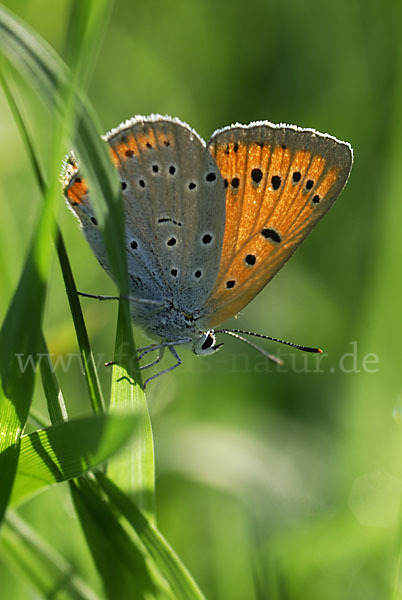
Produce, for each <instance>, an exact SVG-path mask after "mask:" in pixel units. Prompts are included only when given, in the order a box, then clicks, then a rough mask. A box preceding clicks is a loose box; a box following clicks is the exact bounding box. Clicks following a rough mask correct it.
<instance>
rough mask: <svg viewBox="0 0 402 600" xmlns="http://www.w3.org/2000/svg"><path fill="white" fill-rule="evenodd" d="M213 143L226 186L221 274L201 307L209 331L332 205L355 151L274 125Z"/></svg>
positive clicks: (234, 130)
mask: <svg viewBox="0 0 402 600" xmlns="http://www.w3.org/2000/svg"><path fill="white" fill-rule="evenodd" d="M208 147H209V150H210V152H211V154H212V156H213V157H214V158H215V160H216V163H217V165H218V167H219V170H220V173H221V175H222V177H223V180H224V185H225V187H226V222H225V233H224V240H223V246H222V255H221V260H220V265H219V272H218V276H217V279H216V282H215V285H214V287H213V289H212V292H211V294H210V296H209V298H208V300H207V302H206V304H205V306H204V308H203V311H202V314H203V315H204V321H203V325H205V327H206V328H211V327H214V326H216V325H218V324H220V323H221V322H223V321H224V320H226V319H228V318H229V317H231V316H232V315H234V314H236V313H237V312H239V311H240V310H241V309H242V308H243V307H244V306H246V304H248V302H250V300H251V299H252V298H253V297H254V296H255V295H256V294H257V293H258V292H259V291H260V290H261V289H262V288H263V287H264V286H265V285H266V284H267V283H268V281H270V280H271V279H272V277H273V276H274V275H275V274H276V273H277V272H278V270H279V269H280V268H281V267H282V265H283V264H284V263H285V262H286V261H287V260H288V259H289V258H290V256H291V255H292V254H293V252H294V251H295V250H296V249H297V247H298V246H299V245H300V244H301V243H302V241H303V240H304V239H305V238H306V237H307V235H308V234H309V233H310V232H311V230H312V229H313V228H314V226H315V225H316V223H317V222H318V221H319V220H320V219H321V218H322V217H323V216H324V215H325V213H326V212H327V211H328V210H329V208H330V207H331V206H332V204H333V203H334V202H335V200H336V198H337V197H338V195H339V194H340V192H341V190H342V188H343V187H344V185H345V183H346V181H347V178H348V176H349V172H350V169H351V165H352V150H351V147H350V146H349V144H346V143H344V142H340V141H338V140H336V139H335V138H333V137H331V136H329V135H324V134H320V133H318V132H316V131H314V130H310V129H299V128H296V127H291V126H277V125H272V124H270V123H261V124H251V125H250V126H246V127H244V126H234V127H230V128H226V129H224V130H220V131H218V132H216V133H215V134H214V135H213V136H212V138H211V140H210V142H209V144H208Z"/></svg>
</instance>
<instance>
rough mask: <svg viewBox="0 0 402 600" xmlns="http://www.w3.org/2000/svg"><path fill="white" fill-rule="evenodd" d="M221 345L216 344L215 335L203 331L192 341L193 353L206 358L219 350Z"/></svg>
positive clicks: (211, 332)
mask: <svg viewBox="0 0 402 600" xmlns="http://www.w3.org/2000/svg"><path fill="white" fill-rule="evenodd" d="M222 346H223V344H217V343H216V337H215V333H214V332H213V331H212V330H211V331H204V332H202V333H201V334H200V336H199V337H197V338H196V339H195V340H193V352H194V354H196V355H197V356H207V355H209V354H214V353H215V352H217V351H218V350H219V348H221V347H222Z"/></svg>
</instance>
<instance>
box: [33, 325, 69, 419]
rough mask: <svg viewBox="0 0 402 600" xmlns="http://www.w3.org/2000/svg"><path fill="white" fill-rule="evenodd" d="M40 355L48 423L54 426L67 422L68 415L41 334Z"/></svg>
mask: <svg viewBox="0 0 402 600" xmlns="http://www.w3.org/2000/svg"><path fill="white" fill-rule="evenodd" d="M40 355H41V361H40V364H39V368H40V374H41V378H42V385H43V391H44V392H45V396H46V401H47V409H48V412H49V417H50V421H51V422H52V423H53V424H54V423H57V422H59V421H67V419H68V414H67V408H66V405H65V402H64V398H63V393H62V391H61V388H60V386H59V382H58V381H57V377H56V373H55V372H54V369H53V365H52V363H51V359H50V356H49V350H48V348H47V345H46V341H45V338H44V337H43V333H42V332H41V340H40Z"/></svg>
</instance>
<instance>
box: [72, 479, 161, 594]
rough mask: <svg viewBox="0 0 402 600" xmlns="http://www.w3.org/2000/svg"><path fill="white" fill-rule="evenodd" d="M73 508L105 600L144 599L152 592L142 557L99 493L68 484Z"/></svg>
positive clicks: (93, 488)
mask: <svg viewBox="0 0 402 600" xmlns="http://www.w3.org/2000/svg"><path fill="white" fill-rule="evenodd" d="M70 489H71V494H72V498H73V501H74V505H75V508H76V511H77V514H78V516H79V519H80V521H81V525H82V528H83V530H84V532H85V536H86V539H87V542H88V545H89V549H90V551H91V553H92V556H93V559H94V562H95V565H96V567H97V569H98V572H99V575H100V576H101V578H102V582H103V585H104V588H105V592H106V595H107V597H108V598H110V599H113V600H114V599H116V598H147V597H153V596H152V594H153V592H154V591H155V586H154V583H153V582H152V579H151V576H150V573H149V571H148V566H147V564H146V560H145V557H144V555H143V553H142V552H141V551H140V550H139V549H138V547H137V546H136V545H135V544H134V542H133V540H132V539H131V538H130V537H129V535H128V533H127V532H126V531H125V529H123V527H122V525H121V524H120V523H119V521H118V519H117V517H116V514H115V512H114V511H113V510H112V508H111V507H110V506H109V505H108V503H107V502H106V501H105V500H104V499H103V498H102V496H101V494H100V492H99V489H98V487H97V486H95V485H94V484H92V483H89V482H88V481H87V480H85V479H84V478H80V479H79V480H77V481H76V482H70Z"/></svg>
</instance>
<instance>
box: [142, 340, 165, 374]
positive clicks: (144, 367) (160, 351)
mask: <svg viewBox="0 0 402 600" xmlns="http://www.w3.org/2000/svg"><path fill="white" fill-rule="evenodd" d="M165 348H166V346H163V348H159V354H158V358H156V359H155V360H153V361H152V362H150V363H147V364H146V365H141V367H140V371H142V370H143V369H148V368H149V367H153V366H154V365H157V364H158V362H159V361H160V360H161V359H162V357H163V355H164V353H165ZM152 350H156V348H152Z"/></svg>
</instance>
